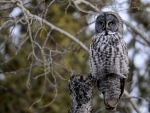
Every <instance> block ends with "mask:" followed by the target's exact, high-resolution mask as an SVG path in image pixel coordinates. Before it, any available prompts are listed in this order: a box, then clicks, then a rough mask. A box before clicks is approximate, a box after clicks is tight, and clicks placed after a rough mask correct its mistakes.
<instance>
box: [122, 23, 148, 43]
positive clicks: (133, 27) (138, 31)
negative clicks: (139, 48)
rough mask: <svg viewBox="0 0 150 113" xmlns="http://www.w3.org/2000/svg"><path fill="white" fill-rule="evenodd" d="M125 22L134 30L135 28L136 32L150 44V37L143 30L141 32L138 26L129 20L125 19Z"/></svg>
mask: <svg viewBox="0 0 150 113" xmlns="http://www.w3.org/2000/svg"><path fill="white" fill-rule="evenodd" d="M123 22H124V23H125V24H126V25H127V26H128V27H130V28H131V29H132V30H134V32H135V33H137V34H138V35H139V36H141V37H142V38H143V39H144V40H145V42H147V44H148V45H150V37H147V36H146V35H145V34H144V33H143V32H141V31H140V30H139V29H138V28H137V27H135V26H133V25H132V24H131V23H129V22H127V21H123Z"/></svg>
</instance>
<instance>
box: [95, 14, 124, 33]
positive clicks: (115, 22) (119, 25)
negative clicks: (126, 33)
mask: <svg viewBox="0 0 150 113" xmlns="http://www.w3.org/2000/svg"><path fill="white" fill-rule="evenodd" d="M95 32H96V33H101V34H102V35H110V34H115V33H116V32H118V33H120V34H122V33H123V22H122V19H121V17H120V16H119V15H118V14H117V13H115V12H103V13H101V14H100V15H99V16H98V17H97V19H96V23H95Z"/></svg>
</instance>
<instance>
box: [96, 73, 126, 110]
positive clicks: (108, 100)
mask: <svg viewBox="0 0 150 113" xmlns="http://www.w3.org/2000/svg"><path fill="white" fill-rule="evenodd" d="M124 85H125V78H121V77H120V76H118V75H116V74H109V75H106V76H102V77H101V78H100V79H99V80H98V81H97V86H98V90H99V93H101V92H102V94H103V96H104V104H105V108H106V109H107V110H109V111H115V110H116V107H117V105H118V102H119V100H120V97H121V96H122V94H123V91H124Z"/></svg>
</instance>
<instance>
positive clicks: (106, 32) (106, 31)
mask: <svg viewBox="0 0 150 113" xmlns="http://www.w3.org/2000/svg"><path fill="white" fill-rule="evenodd" d="M105 35H108V28H107V27H106V28H105Z"/></svg>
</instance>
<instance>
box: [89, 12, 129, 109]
mask: <svg viewBox="0 0 150 113" xmlns="http://www.w3.org/2000/svg"><path fill="white" fill-rule="evenodd" d="M127 54H128V52H127V46H126V43H125V42H124V40H123V21H122V19H121V17H120V16H119V15H118V14H117V13H115V12H103V13H101V14H100V15H99V16H98V17H97V19H96V23H95V35H94V37H93V38H92V42H91V46H90V68H91V74H92V76H93V77H94V78H96V80H97V86H98V90H99V93H102V94H103V96H104V104H105V108H106V109H107V110H111V111H114V110H116V107H117V104H118V102H119V100H120V97H121V96H122V94H123V92H124V86H125V82H126V79H127V77H128V55H127Z"/></svg>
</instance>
